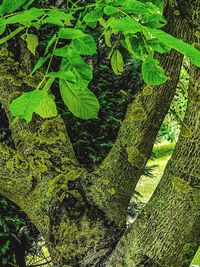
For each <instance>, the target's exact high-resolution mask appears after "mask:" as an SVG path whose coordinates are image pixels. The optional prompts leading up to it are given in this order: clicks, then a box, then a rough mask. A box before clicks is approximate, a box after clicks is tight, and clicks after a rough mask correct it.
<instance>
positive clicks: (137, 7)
mask: <svg viewBox="0 0 200 267" xmlns="http://www.w3.org/2000/svg"><path fill="white" fill-rule="evenodd" d="M123 8H124V9H125V11H126V12H129V13H133V14H136V15H141V14H147V13H148V9H147V7H146V5H145V4H144V3H142V2H139V1H136V0H132V1H124V4H123Z"/></svg>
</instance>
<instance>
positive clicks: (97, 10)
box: [0, 0, 200, 122]
mask: <svg viewBox="0 0 200 267" xmlns="http://www.w3.org/2000/svg"><path fill="white" fill-rule="evenodd" d="M35 2H36V1H25V0H20V1H17V3H15V4H14V3H13V1H11V0H3V2H2V5H1V6H0V14H1V18H0V33H1V34H2V35H4V36H3V37H2V38H1V39H0V44H2V43H4V42H7V41H8V40H10V39H11V38H13V37H14V36H15V35H19V34H21V35H20V37H21V38H22V39H23V40H24V41H25V42H26V43H27V48H28V49H29V50H30V52H31V53H32V54H33V55H35V54H36V51H41V50H39V49H38V47H40V46H42V45H43V46H45V49H43V50H42V51H44V52H43V54H42V55H41V56H40V58H39V60H38V61H37V62H36V64H35V66H34V68H33V70H32V72H31V74H30V75H34V73H35V72H36V71H38V70H40V69H41V68H43V69H45V73H44V74H43V79H42V80H41V82H40V83H39V84H38V86H37V88H35V89H34V90H33V91H31V92H26V93H23V94H22V95H21V96H19V97H18V98H16V99H14V100H13V102H12V103H11V105H10V111H11V114H12V115H13V116H15V117H17V118H19V119H23V120H25V121H26V122H30V121H31V119H32V115H33V113H36V114H38V115H39V116H41V117H42V118H49V117H53V116H56V115H57V108H56V104H55V100H54V97H53V95H52V94H51V87H52V85H53V84H58V85H59V89H60V94H61V96H62V99H63V101H64V103H65V104H66V106H67V107H68V109H69V110H70V111H71V112H72V113H73V114H74V115H75V116H77V117H79V118H81V119H94V118H98V111H99V107H100V105H99V102H98V100H97V98H96V96H95V95H94V93H93V92H92V91H91V90H90V89H89V88H88V87H89V84H90V82H91V80H92V78H93V71H92V66H91V63H90V59H91V56H94V55H95V54H96V53H97V49H96V47H97V44H98V42H100V41H102V37H103V39H104V40H105V44H106V45H107V47H108V48H109V52H108V55H107V56H108V58H109V60H110V63H111V67H112V69H113V71H114V73H115V74H116V75H121V74H122V73H123V71H124V69H125V68H124V64H125V62H124V60H125V58H124V53H123V51H124V50H125V51H126V53H129V54H130V55H131V56H132V58H133V60H136V59H139V60H141V61H142V77H143V80H144V82H145V83H147V84H149V85H160V84H163V83H165V82H166V81H167V80H168V79H170V77H167V76H166V75H165V71H164V70H163V69H162V67H161V66H160V64H159V61H158V60H156V59H155V58H154V53H155V52H158V53H166V52H169V51H170V49H172V48H173V49H176V50H177V51H179V52H181V53H183V54H184V55H186V56H187V57H189V58H190V59H191V61H192V63H193V64H196V65H197V66H200V52H199V51H198V50H197V49H196V48H194V47H193V46H191V45H189V44H186V43H184V42H183V41H182V40H179V39H176V38H174V37H173V36H171V35H169V34H167V33H165V32H164V31H163V30H161V28H162V27H163V26H164V25H165V24H166V21H165V19H164V18H163V17H162V14H161V12H162V9H161V6H162V5H161V3H160V2H159V4H158V5H155V4H153V2H146V1H137V0H131V1H130V0H96V1H95V2H92V3H88V4H84V5H83V4H82V3H81V1H77V2H75V3H73V2H72V1H68V2H67V6H66V8H59V9H57V8H55V7H50V8H39V7H34V4H35ZM11 25H12V27H13V26H14V27H15V29H14V30H13V31H12V32H11V33H9V34H5V33H6V28H7V27H10V26H11ZM47 25H53V26H54V31H53V33H52V36H50V38H49V39H48V42H47V43H45V44H44V42H43V43H41V42H40V38H39V37H40V36H37V35H36V34H35V32H38V31H39V30H41V29H42V28H43V27H46V26H47ZM99 28H100V29H101V31H100V35H99V36H97V38H94V36H95V34H94V32H95V30H96V29H99ZM40 54H41V53H40ZM56 58H59V62H60V66H59V69H58V70H55V69H53V67H52V66H53V63H54V61H55V60H56Z"/></svg>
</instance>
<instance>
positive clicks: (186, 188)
mask: <svg viewBox="0 0 200 267" xmlns="http://www.w3.org/2000/svg"><path fill="white" fill-rule="evenodd" d="M172 185H173V188H174V189H175V190H176V191H177V192H179V193H182V194H189V193H191V192H192V190H193V188H192V187H191V186H190V184H189V182H188V181H186V180H184V179H183V178H180V177H178V176H175V177H173V179H172Z"/></svg>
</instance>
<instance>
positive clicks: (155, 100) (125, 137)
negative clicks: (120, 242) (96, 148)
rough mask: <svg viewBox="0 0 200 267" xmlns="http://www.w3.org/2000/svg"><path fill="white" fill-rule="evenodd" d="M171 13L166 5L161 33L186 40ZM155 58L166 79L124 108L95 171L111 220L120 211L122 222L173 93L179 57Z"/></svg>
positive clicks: (183, 26)
mask: <svg viewBox="0 0 200 267" xmlns="http://www.w3.org/2000/svg"><path fill="white" fill-rule="evenodd" d="M172 10H173V8H171V7H170V6H167V7H166V10H165V12H164V14H165V17H166V19H167V21H169V23H168V24H167V26H166V27H165V31H166V32H168V33H170V34H172V35H173V36H175V37H178V38H181V39H185V40H188V41H189V40H190V39H189V36H190V29H189V26H188V23H187V21H185V20H183V19H182V18H181V17H180V16H177V15H175V14H174V12H173V11H172ZM157 57H158V58H159V60H160V62H161V65H162V67H163V68H164V69H165V72H166V74H167V75H168V76H169V77H170V79H169V80H168V81H167V82H166V83H165V84H163V85H161V86H155V87H150V86H145V87H144V88H143V89H142V90H140V91H139V92H138V93H137V94H136V96H135V99H134V101H133V103H132V104H131V105H130V106H129V107H128V109H127V112H126V116H125V119H124V121H123V123H122V126H121V128H120V131H119V134H118V137H117V140H116V142H115V144H114V146H113V147H112V149H111V151H110V153H109V154H108V156H107V157H106V159H105V160H104V161H103V163H102V164H101V166H100V167H99V168H98V169H97V170H96V172H95V173H96V174H97V176H98V177H100V178H99V179H96V180H95V181H94V183H95V184H96V186H97V188H98V191H99V188H101V189H102V191H103V192H104V193H100V194H99V195H100V196H99V198H101V202H102V203H103V204H102V206H103V207H104V209H108V210H109V211H108V213H109V216H111V217H113V216H114V217H115V214H118V212H119V211H120V212H122V213H123V214H121V218H122V217H124V220H125V217H126V208H127V207H128V204H129V201H130V198H131V197H132V194H133V191H134V188H135V186H136V184H137V182H138V180H139V178H140V176H141V174H142V173H143V170H144V166H145V165H146V162H147V160H148V158H149V157H150V154H151V151H152V147H153V144H154V141H155V138H156V136H157V133H158V131H159V128H160V125H161V123H162V121H163V119H164V117H165V115H166V114H167V111H168V109H169V107H170V103H171V101H172V99H173V96H174V94H175V91H176V87H177V83H178V79H179V74H180V70H181V66H182V60H183V56H182V55H181V54H179V53H178V52H176V51H174V50H172V51H170V52H169V53H167V54H164V55H160V56H157ZM174 70H176V71H174ZM105 178H106V181H105ZM108 188H109V190H110V191H111V192H113V194H112V195H111V194H109V193H105V192H107V191H108ZM102 199H105V201H104V200H102ZM108 205H109V207H108ZM118 218H119V216H118ZM115 219H117V218H115Z"/></svg>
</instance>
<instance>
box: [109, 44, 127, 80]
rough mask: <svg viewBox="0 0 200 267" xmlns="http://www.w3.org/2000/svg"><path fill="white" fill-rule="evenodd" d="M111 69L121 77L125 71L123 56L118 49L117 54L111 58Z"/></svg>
mask: <svg viewBox="0 0 200 267" xmlns="http://www.w3.org/2000/svg"><path fill="white" fill-rule="evenodd" d="M111 67H112V69H113V71H114V73H115V74H117V75H120V74H122V72H123V71H124V61H123V57H122V54H121V53H120V51H119V50H118V49H117V50H115V52H114V53H113V54H112V57H111Z"/></svg>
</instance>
